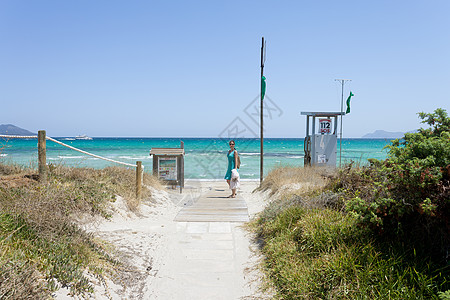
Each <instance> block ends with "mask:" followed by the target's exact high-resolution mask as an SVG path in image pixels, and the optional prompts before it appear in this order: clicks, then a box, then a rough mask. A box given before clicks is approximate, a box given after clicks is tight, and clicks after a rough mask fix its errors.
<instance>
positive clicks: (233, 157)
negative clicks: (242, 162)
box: [225, 140, 238, 198]
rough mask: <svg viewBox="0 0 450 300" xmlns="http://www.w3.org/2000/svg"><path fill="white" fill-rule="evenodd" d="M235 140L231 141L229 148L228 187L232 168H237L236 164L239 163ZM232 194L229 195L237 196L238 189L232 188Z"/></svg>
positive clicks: (226, 175)
mask: <svg viewBox="0 0 450 300" xmlns="http://www.w3.org/2000/svg"><path fill="white" fill-rule="evenodd" d="M234 144H235V143H234V141H233V140H231V141H230V150H228V153H227V158H228V169H227V174H225V179H226V180H227V183H228V187H229V186H230V180H231V170H233V169H236V166H237V165H238V163H237V159H238V153H237V151H236V150H235V149H234ZM231 192H232V193H231V195H230V196H228V198H236V189H232V190H231Z"/></svg>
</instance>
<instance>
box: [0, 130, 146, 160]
mask: <svg viewBox="0 0 450 300" xmlns="http://www.w3.org/2000/svg"><path fill="white" fill-rule="evenodd" d="M37 137H38V136H37V135H33V136H24V135H3V134H0V138H9V139H36V138H37ZM46 139H47V140H49V141H52V142H54V143H57V144H60V145H61V146H64V147H67V148H70V149H72V150H75V151H78V152H81V153H83V154H86V155H90V156H93V157H95V158H99V159H103V160H106V161H110V162H113V163H116V164H120V165H125V166H129V167H134V168H136V165H133V164H129V163H124V162H121V161H117V160H113V159H110V158H106V157H102V156H99V155H95V154H92V153H89V152H86V151H83V150H80V149H78V148H75V147H72V146H69V145H67V144H64V143H61V142H60V141H58V140H55V139H53V138H51V137H49V136H47V137H46ZM142 169H144V166H142Z"/></svg>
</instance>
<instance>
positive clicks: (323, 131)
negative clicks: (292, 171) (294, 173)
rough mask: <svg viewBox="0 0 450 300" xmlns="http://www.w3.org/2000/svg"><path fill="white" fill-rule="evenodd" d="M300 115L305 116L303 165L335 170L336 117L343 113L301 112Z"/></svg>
mask: <svg viewBox="0 0 450 300" xmlns="http://www.w3.org/2000/svg"><path fill="white" fill-rule="evenodd" d="M301 114H302V115H304V116H306V136H305V143H304V149H305V158H304V159H305V163H304V165H305V166H329V167H333V168H335V167H336V151H337V124H338V116H342V115H345V113H344V112H301ZM317 122H318V123H319V124H318V126H316V125H317ZM310 123H311V124H310ZM310 125H312V126H310ZM316 128H317V129H316ZM316 130H317V133H316Z"/></svg>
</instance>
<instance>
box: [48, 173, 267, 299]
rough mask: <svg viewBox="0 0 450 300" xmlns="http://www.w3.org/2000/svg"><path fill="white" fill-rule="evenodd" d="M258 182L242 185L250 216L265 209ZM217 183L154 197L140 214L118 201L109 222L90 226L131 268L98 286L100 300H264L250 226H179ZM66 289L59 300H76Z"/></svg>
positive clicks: (190, 184)
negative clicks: (187, 210) (184, 214)
mask: <svg viewBox="0 0 450 300" xmlns="http://www.w3.org/2000/svg"><path fill="white" fill-rule="evenodd" d="M257 184H258V183H257V182H243V183H242V185H241V190H240V191H239V194H240V196H241V197H242V198H244V199H245V201H246V203H247V205H248V211H249V215H250V217H252V216H253V215H254V214H256V213H257V212H259V211H261V210H262V209H263V207H264V205H265V197H264V195H262V194H252V191H253V190H254V189H255V188H256V186H257ZM226 188H227V185H226V183H224V182H218V181H187V182H186V188H185V189H184V191H183V194H180V193H179V191H177V190H175V191H170V190H168V191H156V190H155V191H153V196H152V199H151V201H147V202H146V203H145V204H144V205H143V206H142V208H141V211H140V214H139V215H136V214H133V213H130V212H127V210H126V208H125V205H124V203H123V200H122V199H120V198H119V199H118V200H117V202H116V204H115V207H116V214H115V215H114V217H113V218H112V220H110V221H104V222H102V223H100V224H95V225H94V224H93V223H90V224H88V225H86V229H87V230H88V231H92V232H95V233H96V234H97V235H98V236H99V237H100V238H102V239H103V240H106V241H108V242H111V243H112V244H113V245H114V246H115V247H116V248H117V250H118V255H120V256H121V260H122V261H125V262H126V264H127V265H128V266H127V268H126V270H125V271H123V272H121V274H122V276H121V278H120V280H117V279H116V280H114V282H115V283H113V282H112V281H111V280H108V281H107V282H103V283H102V282H98V285H97V286H96V292H95V299H245V298H246V299H261V298H265V297H264V296H263V295H261V294H259V293H258V291H257V289H258V285H259V281H258V276H259V274H258V273H257V271H255V270H254V266H255V265H256V262H257V259H258V258H257V257H256V255H255V253H254V251H253V250H252V249H255V248H256V246H255V245H253V244H252V243H251V242H250V240H249V238H250V237H249V234H248V233H247V232H246V231H245V229H244V228H242V225H243V223H232V222H175V221H174V218H175V216H176V215H177V213H178V212H179V211H180V210H181V209H182V208H183V207H185V206H189V205H191V204H192V203H194V202H195V201H196V200H197V199H198V198H199V197H201V196H202V195H204V194H205V193H208V192H211V190H213V189H225V190H226ZM66 295H67V291H66V290H63V289H62V290H60V291H59V292H58V293H57V295H56V296H57V297H56V298H57V299H71V298H70V297H67V296H66Z"/></svg>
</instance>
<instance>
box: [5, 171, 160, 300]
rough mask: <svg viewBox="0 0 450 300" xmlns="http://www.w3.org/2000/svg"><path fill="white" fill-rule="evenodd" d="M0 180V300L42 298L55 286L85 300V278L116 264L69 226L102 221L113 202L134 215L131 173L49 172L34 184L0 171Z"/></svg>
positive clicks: (28, 175) (28, 174)
mask: <svg viewBox="0 0 450 300" xmlns="http://www.w3.org/2000/svg"><path fill="white" fill-rule="evenodd" d="M0 175H1V177H0V299H46V298H48V297H49V296H50V295H51V293H52V292H53V291H55V290H56V289H58V288H59V287H61V286H62V287H68V288H70V291H71V293H72V294H74V295H79V296H86V295H88V294H89V293H92V292H93V287H92V284H91V282H90V280H89V278H90V277H96V278H99V279H102V278H103V276H113V275H114V274H115V272H116V268H117V267H119V266H120V263H119V262H118V261H116V260H115V259H114V258H113V257H112V256H111V254H110V253H111V251H112V249H111V248H110V247H109V246H108V245H107V244H106V243H104V242H102V241H100V240H98V239H96V238H95V237H94V236H93V235H92V234H88V233H86V232H85V231H83V230H81V229H80V228H79V226H78V225H77V223H76V219H77V218H78V217H79V216H83V215H91V216H99V217H103V218H109V217H110V216H111V210H110V203H111V202H114V201H115V199H116V195H122V196H123V197H126V199H128V200H129V201H128V203H129V207H130V208H132V209H136V207H137V205H138V201H137V200H136V199H133V198H134V186H135V174H134V171H133V170H125V169H122V168H106V169H103V170H94V169H87V168H65V167H55V166H50V172H49V177H48V182H47V183H46V184H41V183H38V182H37V181H36V180H35V179H37V175H34V174H33V170H29V169H23V168H21V167H19V166H11V165H3V164H0ZM144 180H145V184H147V185H153V186H154V185H157V184H158V183H157V181H156V180H155V179H154V178H153V177H151V176H147V175H146V176H144ZM147 196H148V195H147Z"/></svg>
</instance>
